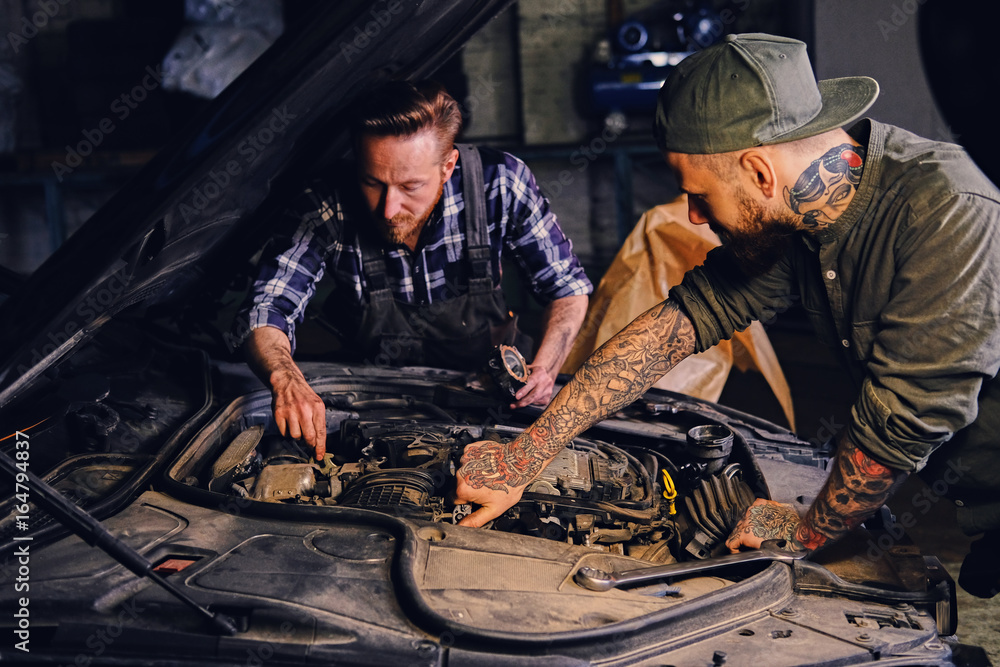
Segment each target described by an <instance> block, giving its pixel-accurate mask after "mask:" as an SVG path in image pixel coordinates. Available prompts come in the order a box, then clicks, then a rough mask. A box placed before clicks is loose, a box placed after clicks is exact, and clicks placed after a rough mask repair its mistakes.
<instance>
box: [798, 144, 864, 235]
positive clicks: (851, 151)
mask: <svg viewBox="0 0 1000 667" xmlns="http://www.w3.org/2000/svg"><path fill="white" fill-rule="evenodd" d="M866 153H867V151H866V150H865V147H864V146H858V145H855V144H853V143H846V142H845V143H842V144H839V145H837V146H834V147H833V148H831V149H830V150H828V151H827V152H826V153H824V154H823V155H822V156H821V157H819V158H818V159H816V160H813V161H812V163H810V165H809V166H808V167H806V169H805V171H803V172H802V173H801V174H800V175H799V178H798V180H797V181H795V185H793V186H792V187H790V188H789V187H786V188H785V189H784V196H785V204H786V205H787V206H788V208H789V209H791V211H792V212H793V213H794V214H796V215H798V216H802V224H803V226H804V227H805V228H806V229H812V230H815V229H822V228H823V227H826V226H828V225H830V224H833V223H834V222H836V220H837V218H839V217H840V216H841V214H843V212H844V211H845V210H846V209H847V206H848V204H850V203H851V200H852V199H853V198H854V194H855V193H856V192H857V190H858V184H859V183H860V182H861V173H862V171H863V170H864V166H865V155H866Z"/></svg>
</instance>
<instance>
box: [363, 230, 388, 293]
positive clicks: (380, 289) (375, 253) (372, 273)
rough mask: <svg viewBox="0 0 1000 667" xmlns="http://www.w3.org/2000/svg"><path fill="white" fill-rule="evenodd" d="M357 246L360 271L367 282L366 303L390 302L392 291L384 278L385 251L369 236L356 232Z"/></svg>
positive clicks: (385, 277) (386, 278)
mask: <svg viewBox="0 0 1000 667" xmlns="http://www.w3.org/2000/svg"><path fill="white" fill-rule="evenodd" d="M358 245H359V246H360V247H361V270H362V271H363V272H364V276H365V280H366V281H367V282H368V302H369V303H372V304H374V303H384V302H386V301H392V290H391V289H390V288H389V279H388V277H387V276H386V265H385V250H384V249H383V248H382V246H381V245H379V244H376V243H374V242H373V240H372V238H371V236H370V235H369V234H365V233H364V232H361V231H359V232H358Z"/></svg>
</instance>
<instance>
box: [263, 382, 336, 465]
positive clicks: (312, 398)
mask: <svg viewBox="0 0 1000 667" xmlns="http://www.w3.org/2000/svg"><path fill="white" fill-rule="evenodd" d="M287 378H288V379H287V380H285V379H282V380H275V381H274V384H273V390H272V395H273V399H274V400H273V408H274V422H275V425H277V427H278V431H279V432H280V433H281V434H282V435H285V436H288V437H290V438H295V439H296V440H298V439H299V438H302V439H303V440H305V441H306V443H307V444H308V445H309V446H310V447H312V448H313V449H314V450H316V460H317V461H322V460H323V456H324V454H326V406H325V405H323V399H321V398H320V397H319V396H318V395H317V394H316V392H315V391H313V389H312V387H310V386H309V383H308V382H306V380H305V379H304V378H301V377H295V376H294V375H291V374H289V375H288V376H287Z"/></svg>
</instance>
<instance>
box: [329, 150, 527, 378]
mask: <svg viewBox="0 0 1000 667" xmlns="http://www.w3.org/2000/svg"><path fill="white" fill-rule="evenodd" d="M456 148H458V150H459V154H460V156H461V165H462V198H463V200H464V202H465V216H464V225H465V228H464V231H465V241H466V243H465V257H464V258H463V259H462V261H464V262H466V263H467V266H468V290H467V291H466V292H465V293H462V294H457V293H456V294H454V295H453V296H449V298H447V299H444V300H441V301H433V302H431V303H428V304H423V305H416V304H408V303H401V302H399V301H397V300H396V299H395V298H393V294H392V290H391V289H390V287H389V281H388V278H387V275H386V261H385V250H384V242H381V239H380V238H378V237H376V235H375V234H371V233H367V234H366V233H364V231H365V230H359V233H358V240H359V245H360V246H361V254H362V265H361V266H362V271H363V272H364V277H365V281H366V283H367V285H368V289H367V291H366V294H365V297H366V298H367V303H365V304H362V305H361V306H360V307H359V306H358V305H357V304H352V305H347V304H345V303H344V301H343V300H342V299H329V300H328V301H327V305H326V307H325V308H324V310H325V311H326V312H325V315H326V317H327V318H329V319H331V320H332V321H334V322H336V323H337V328H338V329H339V330H340V331H341V332H343V334H344V336H345V337H346V338H347V339H348V343H347V346H348V347H351V348H353V349H352V351H351V357H352V360H354V361H366V362H370V363H373V364H376V365H379V366H385V365H390V366H402V365H426V366H434V367H440V368H452V369H457V370H466V371H473V370H479V369H481V368H482V367H483V366H484V365H485V364H486V362H487V361H488V359H489V355H490V353H491V352H492V350H493V348H494V346H496V345H499V344H501V343H503V344H506V345H517V346H518V348H519V349H520V350H521V351H522V352H523V353H524V354H530V352H531V339H530V338H528V337H527V336H525V335H524V334H522V333H520V332H518V330H517V326H516V318H514V317H513V316H512V315H511V313H510V312H509V311H508V310H507V306H506V302H505V301H504V297H503V292H502V290H501V289H500V288H499V287H497V288H494V287H493V270H492V264H493V262H492V259H491V253H490V239H489V234H488V230H487V220H486V196H485V183H484V179H483V165H482V160H481V159H480V156H479V151H478V150H477V149H476V148H475V147H474V146H468V145H464V144H456ZM368 231H370V230H368ZM416 279H418V278H416V277H415V280H416ZM456 291H457V290H456ZM331 304H335V305H334V307H335V308H337V309H338V310H339V311H340V312H339V313H335V312H331V308H330V306H331Z"/></svg>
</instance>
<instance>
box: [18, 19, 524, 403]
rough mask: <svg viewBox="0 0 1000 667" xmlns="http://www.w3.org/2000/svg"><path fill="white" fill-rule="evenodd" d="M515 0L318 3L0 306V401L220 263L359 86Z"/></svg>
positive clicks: (404, 72)
mask: <svg viewBox="0 0 1000 667" xmlns="http://www.w3.org/2000/svg"><path fill="white" fill-rule="evenodd" d="M509 2H510V0H385V1H380V2H375V3H370V2H365V1H361V0H351V1H345V2H336V3H325V2H324V3H317V4H316V7H315V8H314V10H313V14H312V15H311V16H310V17H309V18H308V19H307V20H303V21H301V22H300V23H299V24H297V25H292V26H289V28H288V29H287V31H286V32H285V34H284V35H283V36H282V37H281V38H280V39H279V40H278V41H277V42H276V43H275V44H274V45H273V46H272V47H271V48H270V49H269V50H268V51H267V52H266V53H264V54H263V55H262V56H261V57H260V58H259V59H258V60H257V61H256V62H255V63H254V64H253V65H252V66H251V67H250V68H249V69H247V70H246V71H245V72H244V73H243V74H242V75H241V76H240V77H239V78H238V79H236V80H235V81H234V82H233V83H232V84H231V85H230V86H229V87H228V88H226V90H225V91H223V93H222V94H221V95H219V97H218V98H216V99H215V100H214V101H213V102H212V104H211V105H210V106H209V107H208V108H207V109H206V110H205V112H204V113H203V114H201V115H200V116H199V118H197V119H196V120H195V121H194V122H192V123H191V124H190V126H189V127H188V128H187V129H186V130H185V131H183V132H181V133H180V134H179V135H178V136H176V137H174V138H173V140H172V141H171V142H170V143H169V145H168V146H167V147H166V148H164V149H163V150H161V151H160V152H159V154H158V155H157V156H156V157H155V158H154V159H153V160H152V161H151V162H150V163H149V164H147V165H146V166H145V167H144V168H143V169H142V170H141V171H140V172H139V173H138V174H137V175H136V176H135V177H134V178H133V179H132V181H131V182H130V183H128V184H127V185H126V186H125V187H124V188H122V190H121V191H120V192H119V193H118V194H117V195H116V196H114V197H113V198H112V199H111V200H110V201H109V202H108V203H107V204H106V205H105V206H104V207H102V208H101V209H100V210H99V211H98V212H97V213H95V214H94V215H93V217H92V218H91V219H90V220H88V222H87V223H86V224H85V225H84V226H83V227H82V228H81V229H80V230H78V231H77V232H76V233H75V234H74V235H73V236H72V238H70V239H69V240H68V241H67V242H66V243H65V244H64V245H63V246H62V247H60V248H59V249H58V250H57V251H56V252H55V253H54V254H53V255H52V256H51V257H50V258H49V260H48V261H46V262H45V263H44V264H43V265H42V266H41V267H40V268H39V269H38V270H37V271H36V272H35V273H34V274H33V275H32V276H31V277H30V279H28V280H27V282H26V284H24V285H23V288H22V289H20V290H19V291H18V292H17V293H16V294H14V295H12V296H11V297H10V298H9V299H7V300H6V302H5V303H3V305H2V306H0V317H2V318H3V321H4V326H3V327H2V330H0V406H3V405H6V404H8V403H10V401H11V400H13V399H14V398H16V397H17V396H18V395H19V394H22V393H23V392H24V391H25V389H26V388H27V387H28V386H29V385H30V384H32V383H33V382H35V381H36V380H37V378H38V377H39V376H40V375H41V374H43V373H44V372H45V371H46V370H47V369H49V368H51V367H52V366H53V365H54V364H57V363H58V362H59V361H60V360H61V359H64V358H65V357H66V355H67V354H68V353H69V352H70V351H72V350H74V349H76V348H77V347H79V345H80V344H81V343H83V342H85V341H87V340H89V339H91V338H92V337H93V336H94V334H95V332H97V331H98V330H100V329H101V328H102V327H103V326H105V325H106V324H107V323H108V322H109V321H111V320H112V319H113V318H114V317H115V316H116V315H117V314H118V313H120V312H122V311H124V310H126V309H133V310H134V309H136V308H142V307H147V306H149V305H150V304H155V303H158V302H162V301H169V300H171V299H177V298H179V297H180V296H181V295H183V294H184V291H185V289H186V288H187V287H189V286H190V283H191V279H192V277H193V276H197V275H200V274H201V272H202V271H203V270H204V269H205V267H207V266H210V265H211V266H213V267H214V270H218V266H217V265H219V264H222V265H225V262H226V261H227V259H229V258H228V257H227V256H226V252H224V246H225V245H226V242H227V241H231V240H233V239H234V238H235V237H237V236H242V235H243V234H242V233H241V234H237V230H238V229H240V230H241V232H243V231H246V226H247V225H252V224H254V223H255V222H259V221H257V220H256V219H255V218H254V213H255V212H257V211H258V210H259V209H260V208H261V207H262V205H263V204H264V203H265V201H266V200H267V198H268V196H269V194H271V193H272V192H273V191H276V190H278V189H280V187H281V183H282V179H283V178H286V177H287V178H289V179H290V180H295V179H294V177H293V176H292V174H291V173H289V172H290V170H291V171H295V172H296V173H300V172H301V170H304V169H309V168H310V167H312V166H315V165H317V164H319V163H322V162H323V161H324V160H326V159H328V158H329V157H331V156H336V155H340V154H342V153H343V152H344V148H345V146H346V141H345V138H344V136H343V132H342V128H343V123H342V122H341V121H340V117H341V115H342V114H343V113H344V111H345V109H347V108H349V106H350V104H351V102H352V101H353V100H354V99H355V98H357V96H358V95H359V94H361V93H363V92H364V91H365V90H366V89H368V88H370V87H371V86H373V85H374V84H376V83H378V82H379V81H381V80H385V79H418V78H422V77H425V76H428V75H430V74H431V73H432V72H434V70H435V69H436V68H437V67H439V66H440V65H441V64H442V63H443V62H445V61H446V60H447V59H448V58H449V57H450V56H452V55H453V54H454V53H456V52H457V51H458V50H459V49H460V48H461V47H462V46H463V45H464V44H465V42H466V41H467V40H468V38H469V37H470V36H471V35H473V34H474V33H475V32H476V31H477V30H478V29H479V28H480V27H482V25H483V24H484V23H486V22H487V21H489V20H490V19H491V18H492V17H493V16H495V15H496V14H497V13H498V12H499V11H500V10H502V9H503V8H504V7H505V6H506V5H508V4H509ZM293 165H294V166H293Z"/></svg>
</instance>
